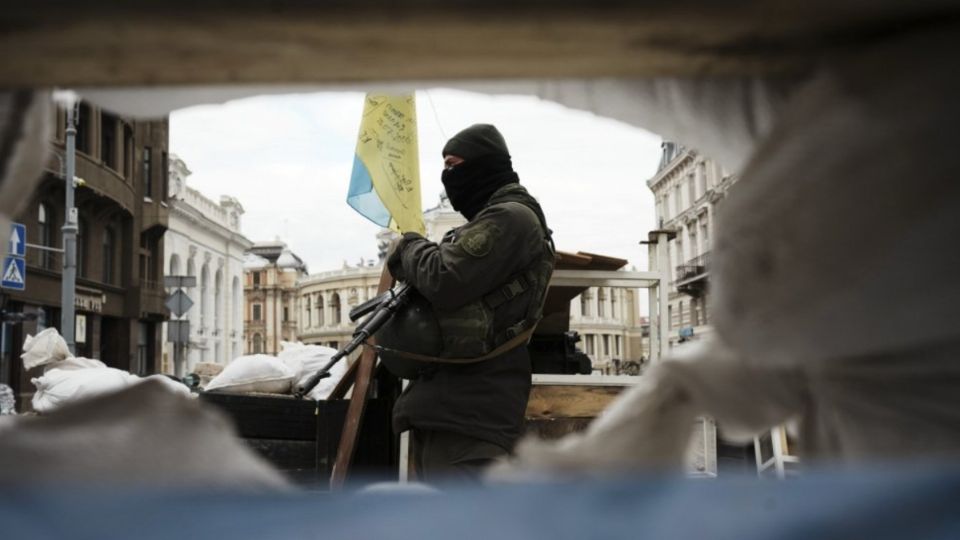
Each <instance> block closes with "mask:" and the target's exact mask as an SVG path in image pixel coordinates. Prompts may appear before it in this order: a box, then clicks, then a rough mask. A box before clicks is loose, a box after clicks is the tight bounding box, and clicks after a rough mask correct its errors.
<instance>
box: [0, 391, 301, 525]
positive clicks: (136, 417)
mask: <svg viewBox="0 0 960 540" xmlns="http://www.w3.org/2000/svg"><path fill="white" fill-rule="evenodd" d="M7 418H9V419H11V420H12V422H10V423H5V422H3V421H2V420H3V419H7ZM0 456H2V458H0V485H3V486H10V485H14V486H21V485H22V486H31V487H33V488H34V489H48V488H49V489H52V490H54V491H51V493H54V492H57V491H56V490H60V491H62V490H63V489H64V486H86V487H91V486H92V487H94V488H98V489H102V488H108V489H113V490H116V489H131V488H132V489H134V490H142V489H149V490H158V489H159V490H165V489H173V490H183V489H188V490H196V489H200V490H205V491H209V490H228V491H229V492H231V493H232V492H234V491H236V490H242V491H251V490H254V491H256V490H260V491H263V490H269V491H275V490H287V489H289V487H290V484H289V482H288V481H286V480H285V479H284V477H283V476H282V475H281V474H280V473H279V472H278V471H276V470H275V469H274V468H273V467H271V465H270V464H269V463H267V462H266V461H265V460H264V459H263V458H262V457H260V456H258V455H257V453H256V452H254V451H253V450H252V449H251V448H250V447H249V446H248V445H246V444H244V443H243V441H242V440H241V439H240V438H239V437H237V435H236V432H235V431H234V428H233V427H232V423H231V422H230V420H229V419H228V418H227V417H226V415H225V414H224V413H223V412H222V411H220V410H218V409H217V408H216V407H213V406H211V405H207V404H205V403H203V402H202V401H200V400H198V399H186V398H184V397H182V396H179V395H175V394H173V393H171V392H170V391H168V390H167V389H166V388H165V387H164V386H163V385H162V383H160V382H157V381H154V380H150V379H148V380H145V381H144V382H143V383H141V384H135V385H133V386H131V387H130V388H127V389H124V390H122V391H120V392H117V393H115V394H110V395H105V396H100V397H98V398H93V399H89V400H84V401H83V402H81V403H77V404H76V405H72V406H70V407H63V408H61V409H58V410H56V411H53V412H52V413H50V414H45V415H42V416H33V417H29V416H23V415H21V416H18V417H0ZM38 486H44V487H42V488H40V487H38ZM4 538H6V536H4Z"/></svg>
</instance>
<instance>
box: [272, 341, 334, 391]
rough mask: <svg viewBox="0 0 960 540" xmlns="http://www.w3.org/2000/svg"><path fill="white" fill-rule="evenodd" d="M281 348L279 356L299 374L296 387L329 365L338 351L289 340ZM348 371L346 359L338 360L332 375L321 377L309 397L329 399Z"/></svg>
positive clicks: (331, 372) (295, 383)
mask: <svg viewBox="0 0 960 540" xmlns="http://www.w3.org/2000/svg"><path fill="white" fill-rule="evenodd" d="M281 349H282V350H281V351H280V354H278V355H277V357H278V358H279V359H280V360H281V361H283V363H285V364H287V366H288V367H290V368H291V369H292V370H294V372H295V373H296V374H297V378H296V380H295V381H294V386H295V387H296V386H300V385H302V384H305V383H306V381H307V379H309V378H310V376H311V375H313V374H314V373H316V372H317V371H318V370H319V369H320V368H322V367H323V366H325V365H327V362H329V361H330V358H331V357H333V355H334V354H336V353H337V350H336V349H332V348H330V347H324V346H322V345H304V344H303V343H299V342H296V343H294V342H288V341H285V342H283V343H281ZM346 372H347V362H346V360H343V361H340V362H337V363H336V364H334V366H333V367H332V368H330V376H329V377H326V378H324V379H321V380H320V382H319V383H317V386H315V387H314V388H313V390H311V391H310V393H309V394H307V397H309V398H310V399H327V397H329V396H330V392H332V391H333V388H334V387H335V386H336V385H337V383H338V382H340V379H342V378H343V374H344V373H346Z"/></svg>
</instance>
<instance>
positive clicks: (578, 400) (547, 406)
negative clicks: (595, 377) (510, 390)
mask: <svg viewBox="0 0 960 540" xmlns="http://www.w3.org/2000/svg"><path fill="white" fill-rule="evenodd" d="M622 391H623V388H619V387H616V386H581V385H577V386H572V385H571V386H566V385H564V386H560V385H557V386H553V385H551V386H534V387H533V388H532V389H531V390H530V401H528V402H527V413H526V416H527V418H528V419H537V420H543V419H555V418H593V417H596V416H597V415H599V414H600V413H601V412H602V411H603V410H604V409H605V408H606V407H607V405H609V404H610V402H612V401H613V400H614V399H615V398H616V397H617V396H618V395H619V394H620V392H622Z"/></svg>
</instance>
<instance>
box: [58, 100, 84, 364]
mask: <svg viewBox="0 0 960 540" xmlns="http://www.w3.org/2000/svg"><path fill="white" fill-rule="evenodd" d="M65 109H66V113H67V126H66V143H65V148H64V154H65V158H66V162H67V163H66V171H65V174H64V175H63V176H64V185H65V187H66V192H67V200H66V205H65V207H64V208H65V210H64V213H63V229H62V231H63V274H62V275H63V278H62V284H61V289H60V333H61V335H63V339H64V340H66V342H67V347H68V348H69V349H70V352H71V353H73V354H76V343H75V338H74V331H75V328H74V325H75V324H76V322H75V316H76V309H75V307H74V298H75V296H76V288H77V208H76V207H75V206H74V201H73V190H74V184H75V181H74V175H75V174H76V162H77V127H76V120H77V117H78V116H79V113H80V102H79V100H75V101H74V102H73V103H68V104H67V105H66V107H65Z"/></svg>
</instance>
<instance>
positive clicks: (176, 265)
mask: <svg viewBox="0 0 960 540" xmlns="http://www.w3.org/2000/svg"><path fill="white" fill-rule="evenodd" d="M170 275H171V276H177V275H180V256H179V255H177V254H176V253H174V254H173V255H171V256H170Z"/></svg>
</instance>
